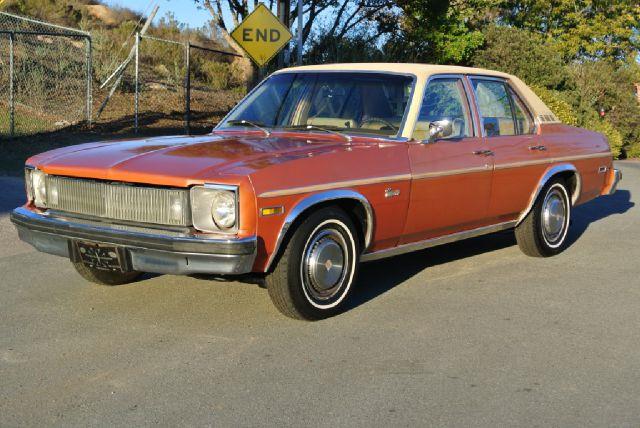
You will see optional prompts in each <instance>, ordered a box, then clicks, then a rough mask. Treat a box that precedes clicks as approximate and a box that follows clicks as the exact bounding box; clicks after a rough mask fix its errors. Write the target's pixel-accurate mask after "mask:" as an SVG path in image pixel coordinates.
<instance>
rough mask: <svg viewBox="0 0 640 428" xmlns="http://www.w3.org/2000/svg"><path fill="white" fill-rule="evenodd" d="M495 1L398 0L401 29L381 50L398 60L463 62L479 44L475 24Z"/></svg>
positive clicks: (496, 0)
mask: <svg viewBox="0 0 640 428" xmlns="http://www.w3.org/2000/svg"><path fill="white" fill-rule="evenodd" d="M498 2H499V0H467V1H460V0H457V1H456V0H402V1H400V2H398V7H400V8H401V9H402V11H403V12H404V15H405V16H404V27H403V28H404V31H403V32H402V33H401V34H399V35H396V36H395V37H393V38H391V39H390V40H389V42H388V43H387V44H386V46H385V51H386V52H388V53H389V54H390V55H391V56H392V57H394V58H397V59H399V60H401V61H414V62H435V63H443V64H452V63H454V64H466V63H468V62H469V60H470V59H471V56H472V55H473V53H474V52H475V51H476V50H477V49H478V48H479V47H480V46H482V44H483V41H484V37H483V34H482V32H481V31H480V28H479V27H478V26H477V23H478V21H479V20H480V19H481V17H482V14H483V13H484V11H485V10H487V9H488V8H490V7H492V6H494V5H495V4H497V3H498Z"/></svg>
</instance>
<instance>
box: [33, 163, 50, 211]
mask: <svg viewBox="0 0 640 428" xmlns="http://www.w3.org/2000/svg"><path fill="white" fill-rule="evenodd" d="M31 180H32V183H33V184H32V186H33V196H34V201H35V204H36V206H38V207H43V206H45V205H46V203H47V183H46V181H45V174H44V172H42V171H38V170H37V169H36V170H34V171H33V172H32V173H31Z"/></svg>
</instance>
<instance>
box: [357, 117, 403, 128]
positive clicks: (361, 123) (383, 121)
mask: <svg viewBox="0 0 640 428" xmlns="http://www.w3.org/2000/svg"><path fill="white" fill-rule="evenodd" d="M373 122H380V123H384V124H385V125H388V126H389V127H391V129H392V130H394V131H397V130H398V129H399V128H398V127H397V126H395V125H394V124H393V123H391V122H389V121H388V120H386V119H382V118H381V117H369V118H367V119H364V120H363V121H362V122H360V128H362V125H364V124H365V123H373Z"/></svg>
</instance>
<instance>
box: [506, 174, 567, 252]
mask: <svg viewBox="0 0 640 428" xmlns="http://www.w3.org/2000/svg"><path fill="white" fill-rule="evenodd" d="M570 221H571V198H570V196H569V190H568V189H567V185H566V183H565V182H564V180H562V179H560V178H556V179H552V180H551V181H550V182H549V183H547V184H546V185H545V187H544V188H543V189H542V192H540V195H538V199H537V200H536V202H535V204H534V205H533V208H532V209H531V211H530V212H529V214H528V215H527V216H526V217H525V218H524V220H523V221H522V222H521V223H520V224H519V225H518V226H517V227H516V241H517V242H518V246H519V247H520V249H521V250H522V252H523V253H525V254H526V255H528V256H532V257H549V256H554V255H556V254H558V253H560V252H562V251H563V250H564V249H565V248H566V246H567V232H568V231H569V224H570Z"/></svg>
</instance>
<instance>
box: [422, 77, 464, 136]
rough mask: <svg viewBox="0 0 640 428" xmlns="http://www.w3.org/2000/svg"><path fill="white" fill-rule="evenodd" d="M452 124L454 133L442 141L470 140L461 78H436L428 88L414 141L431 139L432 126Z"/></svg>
mask: <svg viewBox="0 0 640 428" xmlns="http://www.w3.org/2000/svg"><path fill="white" fill-rule="evenodd" d="M439 121H450V122H451V123H452V125H453V132H452V134H451V135H450V136H447V137H445V138H443V139H456V138H464V137H470V136H471V133H472V128H471V115H470V109H469V102H468V101H467V96H466V93H465V90H464V85H463V84H462V79H460V78H437V79H433V80H431V81H430V82H429V84H428V85H427V88H426V89H425V91H424V97H423V98H422V105H421V107H420V115H419V116H418V121H417V122H416V127H415V130H414V132H413V138H415V139H416V140H426V139H428V138H429V125H430V124H431V123H433V122H439Z"/></svg>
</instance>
